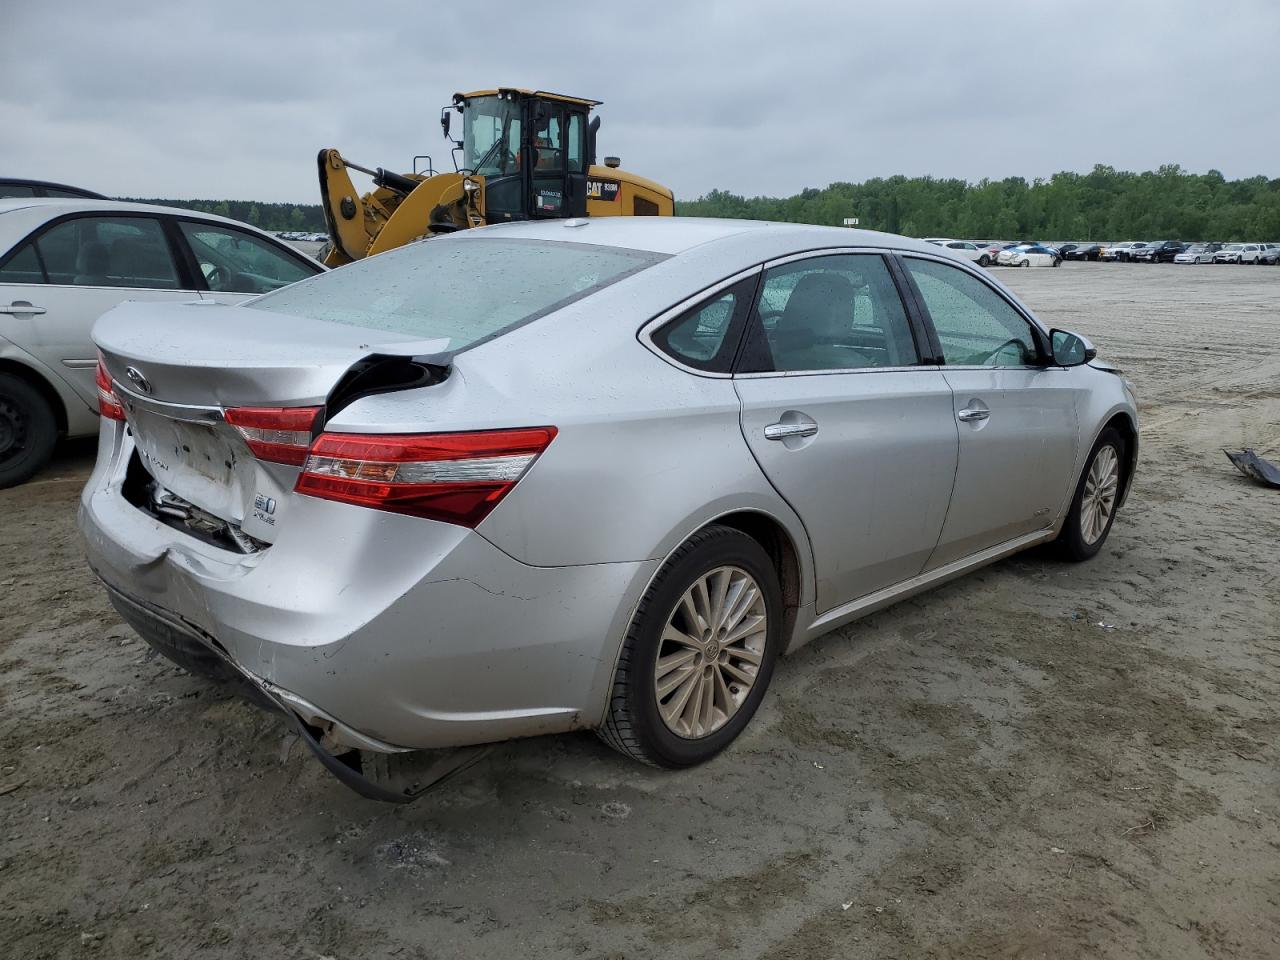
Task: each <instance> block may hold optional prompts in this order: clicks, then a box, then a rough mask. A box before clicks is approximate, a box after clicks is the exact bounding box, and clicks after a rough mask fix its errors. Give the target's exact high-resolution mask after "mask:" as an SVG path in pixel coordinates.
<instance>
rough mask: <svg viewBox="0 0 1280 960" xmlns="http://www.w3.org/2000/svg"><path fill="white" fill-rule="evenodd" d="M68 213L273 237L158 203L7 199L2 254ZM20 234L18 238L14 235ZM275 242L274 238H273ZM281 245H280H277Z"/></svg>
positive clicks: (1, 204) (0, 224) (0, 212)
mask: <svg viewBox="0 0 1280 960" xmlns="http://www.w3.org/2000/svg"><path fill="white" fill-rule="evenodd" d="M68 213H101V214H104V215H107V216H110V215H111V214H113V213H151V214H155V213H165V214H172V215H174V216H180V217H192V218H195V219H198V220H205V221H214V222H217V223H225V224H226V225H227V226H229V227H236V228H238V229H241V230H250V231H252V232H253V233H259V234H262V235H263V236H267V237H270V236H271V234H269V233H267V232H266V231H265V230H262V229H260V228H259V227H255V226H253V225H252V224H248V223H244V222H243V221H240V220H232V219H231V218H229V217H219V216H217V215H216V214H212V213H201V212H200V211H199V210H186V209H183V208H181V207H162V206H160V205H159V204H155V203H132V202H129V201H126V200H94V199H92V198H88V197H84V198H81V197H76V198H73V199H61V198H57V199H55V198H53V197H6V198H4V199H0V252H4V251H5V250H7V247H6V246H5V244H7V243H12V242H14V241H16V240H18V239H19V238H20V237H21V236H26V235H27V234H28V233H30V232H31V231H32V230H34V229H35V228H37V227H38V226H40V224H42V223H44V222H46V221H48V220H52V219H54V218H55V217H61V216H64V215H65V214H68ZM15 234H18V235H15ZM272 239H273V240H274V239H275V238H274V237H272ZM276 242H277V243H279V242H280V241H278V240H277V241H276Z"/></svg>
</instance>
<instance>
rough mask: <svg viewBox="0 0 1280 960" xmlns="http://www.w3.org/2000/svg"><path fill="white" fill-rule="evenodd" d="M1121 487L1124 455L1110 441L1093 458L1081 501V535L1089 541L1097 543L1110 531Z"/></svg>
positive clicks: (1089, 542)
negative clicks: (1121, 469)
mask: <svg viewBox="0 0 1280 960" xmlns="http://www.w3.org/2000/svg"><path fill="white" fill-rule="evenodd" d="M1119 490H1120V458H1119V457H1118V456H1117V455H1116V449H1115V447H1113V446H1111V445H1110V444H1107V445H1105V446H1102V447H1099V448H1098V452H1097V454H1096V455H1095V456H1094V458H1093V463H1092V465H1090V467H1089V476H1088V478H1087V479H1086V480H1085V484H1084V495H1083V497H1082V498H1081V501H1080V536H1081V538H1082V539H1083V540H1084V542H1085V543H1087V544H1094V543H1097V542H1098V540H1100V539H1101V538H1102V535H1103V534H1104V533H1105V532H1106V530H1107V524H1108V523H1109V522H1110V521H1111V514H1112V513H1113V512H1114V511H1115V507H1116V495H1117V493H1118V492H1119Z"/></svg>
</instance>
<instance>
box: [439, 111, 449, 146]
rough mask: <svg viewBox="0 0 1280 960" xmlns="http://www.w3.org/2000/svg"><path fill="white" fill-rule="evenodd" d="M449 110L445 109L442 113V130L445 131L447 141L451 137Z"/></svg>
mask: <svg viewBox="0 0 1280 960" xmlns="http://www.w3.org/2000/svg"><path fill="white" fill-rule="evenodd" d="M449 120H450V117H449V108H448V107H445V108H444V109H443V110H441V111H440V129H441V130H443V131H444V135H445V139H448V137H449Z"/></svg>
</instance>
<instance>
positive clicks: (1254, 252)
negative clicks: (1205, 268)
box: [1213, 243, 1262, 263]
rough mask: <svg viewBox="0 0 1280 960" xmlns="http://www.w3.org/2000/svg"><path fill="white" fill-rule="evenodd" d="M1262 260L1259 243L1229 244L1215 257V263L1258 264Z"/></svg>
mask: <svg viewBox="0 0 1280 960" xmlns="http://www.w3.org/2000/svg"><path fill="white" fill-rule="evenodd" d="M1260 259H1262V245H1261V244H1258V243H1228V244H1227V245H1226V246H1225V247H1223V248H1222V249H1221V250H1219V251H1218V252H1217V253H1215V254H1214V255H1213V262H1214V263H1257V262H1258V261H1259V260H1260Z"/></svg>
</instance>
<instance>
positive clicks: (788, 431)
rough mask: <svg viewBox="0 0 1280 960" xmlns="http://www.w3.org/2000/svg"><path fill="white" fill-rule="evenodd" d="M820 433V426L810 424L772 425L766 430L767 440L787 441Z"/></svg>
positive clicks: (765, 436)
mask: <svg viewBox="0 0 1280 960" xmlns="http://www.w3.org/2000/svg"><path fill="white" fill-rule="evenodd" d="M817 432H818V425H817V424H816V423H813V422H812V421H810V422H809V423H771V424H769V425H768V426H767V427H765V428H764V438H765V439H766V440H786V439H787V438H788V437H812V436H813V435H814V434H815V433H817Z"/></svg>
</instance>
